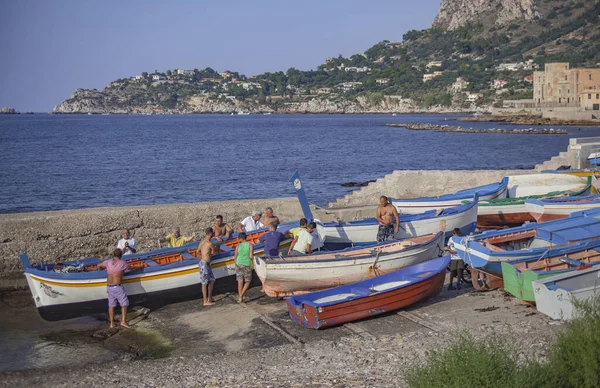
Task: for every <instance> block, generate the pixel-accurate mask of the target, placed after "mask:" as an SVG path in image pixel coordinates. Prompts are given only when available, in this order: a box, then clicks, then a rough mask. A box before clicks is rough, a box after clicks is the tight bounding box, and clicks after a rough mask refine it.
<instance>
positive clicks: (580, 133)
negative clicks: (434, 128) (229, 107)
mask: <svg viewBox="0 0 600 388" xmlns="http://www.w3.org/2000/svg"><path fill="white" fill-rule="evenodd" d="M456 117H457V116H449V115H445V116H444V115H398V116H396V117H392V116H391V115H271V116H263V115H251V116H228V115H184V116H174V115H165V116H162V115H160V116H137V115H131V116H121V115H110V116H95V115H94V116H88V115H73V116H61V115H57V116H52V115H46V114H39V115H38V114H36V115H20V116H0V213H10V212H25V211H37V210H55V209H72V208H85V207H96V206H123V205H145V204H163V203H182V202H201V201H218V200H228V199H246V198H268V197H280V196H291V195H293V190H292V188H291V185H290V184H289V183H288V182H287V180H288V178H289V176H290V175H291V174H292V173H293V172H294V171H295V170H299V171H300V173H301V175H302V177H303V180H304V181H305V187H306V188H307V193H308V196H309V199H310V200H311V202H314V203H316V204H319V205H325V204H326V203H327V202H330V201H333V200H335V199H336V198H337V197H340V196H342V195H344V194H346V193H348V192H349V191H352V189H351V188H344V187H342V186H340V184H341V183H343V182H347V181H366V180H369V179H376V178H379V177H381V176H383V175H385V174H388V173H390V172H392V171H393V170H397V169H496V168H527V167H532V166H533V165H534V164H536V163H540V162H542V161H544V160H546V159H549V158H550V157H552V156H554V155H556V154H558V153H559V152H560V151H565V150H566V149H567V145H568V139H569V137H585V136H600V128H585V127H582V128H581V129H580V128H578V127H571V128H567V129H568V130H569V132H570V135H502V134H464V133H438V132H430V131H409V130H407V129H404V128H389V127H384V126H383V124H385V123H393V122H431V123H444V119H445V118H447V119H448V120H449V121H448V122H446V123H447V124H460V125H463V126H466V127H477V128H490V127H498V124H495V123H455V122H453V121H452V120H454V119H455V118H456ZM503 127H519V126H508V125H506V126H505V125H503ZM521 127H527V126H521ZM555 128H558V127H555Z"/></svg>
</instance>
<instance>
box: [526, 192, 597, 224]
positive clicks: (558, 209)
mask: <svg viewBox="0 0 600 388" xmlns="http://www.w3.org/2000/svg"><path fill="white" fill-rule="evenodd" d="M591 197H592V198H591V199H590V200H586V199H584V198H577V197H573V198H572V199H569V198H561V199H558V200H547V201H540V200H527V201H525V206H526V207H527V211H529V213H530V214H531V216H532V217H533V218H535V220H536V221H537V222H547V221H552V220H557V219H561V218H566V217H568V216H569V215H570V214H571V213H575V212H579V211H585V210H590V209H600V196H598V195H594V196H591Z"/></svg>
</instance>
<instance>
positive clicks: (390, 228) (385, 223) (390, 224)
mask: <svg viewBox="0 0 600 388" xmlns="http://www.w3.org/2000/svg"><path fill="white" fill-rule="evenodd" d="M394 219H395V220H396V224H395V225H394ZM377 221H379V230H378V231H377V242H382V241H385V240H389V239H393V238H394V234H395V233H398V231H399V230H400V216H399V215H398V210H396V206H394V205H392V204H391V203H390V202H389V201H388V198H387V197H386V196H385V195H382V196H381V197H379V206H377Z"/></svg>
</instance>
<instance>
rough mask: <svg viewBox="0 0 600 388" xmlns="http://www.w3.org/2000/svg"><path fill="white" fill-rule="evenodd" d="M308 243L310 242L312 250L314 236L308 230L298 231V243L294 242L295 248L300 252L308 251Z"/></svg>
mask: <svg viewBox="0 0 600 388" xmlns="http://www.w3.org/2000/svg"><path fill="white" fill-rule="evenodd" d="M307 244H310V248H311V250H312V249H313V247H312V244H313V236H312V235H311V234H310V233H308V230H306V229H301V230H300V232H298V241H296V244H294V250H295V251H297V252H299V253H306V245H307Z"/></svg>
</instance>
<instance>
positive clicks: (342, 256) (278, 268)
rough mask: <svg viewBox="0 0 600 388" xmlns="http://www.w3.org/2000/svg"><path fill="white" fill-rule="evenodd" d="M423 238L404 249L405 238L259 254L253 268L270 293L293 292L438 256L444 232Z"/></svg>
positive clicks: (359, 278)
mask: <svg viewBox="0 0 600 388" xmlns="http://www.w3.org/2000/svg"><path fill="white" fill-rule="evenodd" d="M423 239H424V240H425V242H424V243H420V244H417V245H412V246H408V247H406V248H404V249H403V248H402V244H403V242H392V243H387V244H378V245H377V246H372V247H368V248H354V249H351V250H346V251H339V252H337V253H321V254H314V255H310V256H300V257H287V258H285V259H278V258H260V257H256V258H255V267H254V269H255V271H256V274H257V275H258V277H259V278H260V280H261V282H262V284H263V288H264V290H265V293H266V294H267V295H269V296H273V297H284V296H290V295H294V294H298V293H306V292H311V291H316V290H322V289H325V288H331V287H336V286H340V285H344V284H349V283H354V282H358V281H362V280H366V279H369V278H373V277H376V276H379V275H381V274H386V273H389V272H392V271H395V270H398V269H400V268H404V267H407V266H410V265H413V264H417V263H421V262H423V261H426V260H429V259H432V258H435V257H438V256H439V255H440V252H442V250H443V247H444V242H443V234H442V233H441V232H439V233H437V234H436V235H432V236H430V237H423ZM383 247H389V248H383ZM378 252H379V253H378Z"/></svg>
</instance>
